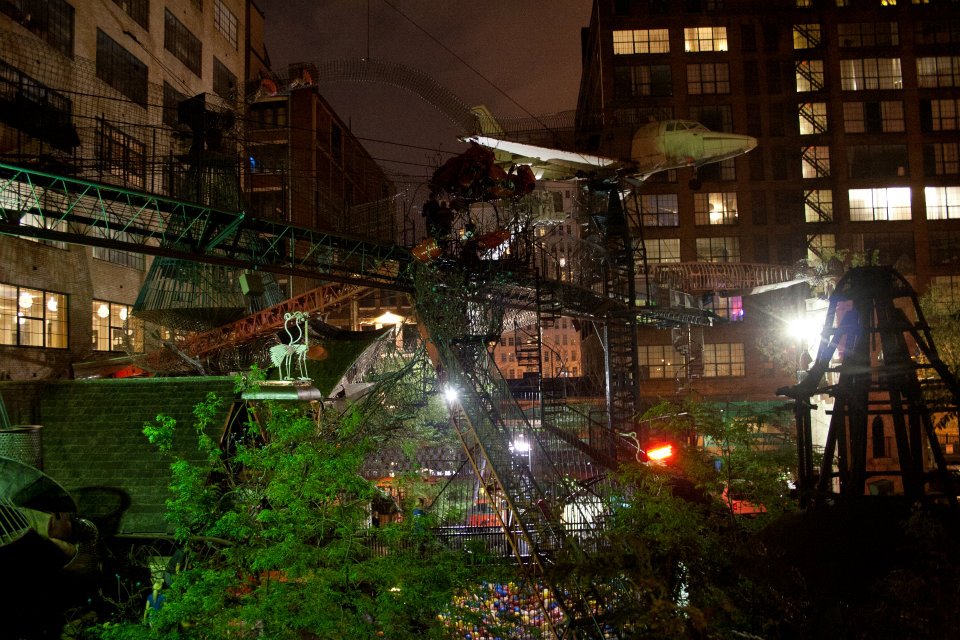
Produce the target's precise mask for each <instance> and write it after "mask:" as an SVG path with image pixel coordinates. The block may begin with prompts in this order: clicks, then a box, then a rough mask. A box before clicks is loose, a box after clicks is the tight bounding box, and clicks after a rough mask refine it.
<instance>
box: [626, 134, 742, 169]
mask: <svg viewBox="0 0 960 640" xmlns="http://www.w3.org/2000/svg"><path fill="white" fill-rule="evenodd" d="M756 146H757V140H756V138H753V137H751V136H742V135H737V134H734V133H722V132H718V131H710V130H709V129H707V128H706V127H704V126H703V125H702V124H700V123H698V122H692V121H689V120H667V121H664V122H651V123H650V124H647V125H644V126H642V127H640V128H639V129H637V131H636V133H634V135H633V143H632V145H631V152H630V156H631V157H630V159H631V161H632V162H633V163H635V165H636V173H637V174H639V175H641V176H647V175H650V174H652V173H656V172H658V171H666V170H668V169H679V168H681V167H699V166H701V165H704V164H710V163H712V162H720V161H721V160H726V159H727V158H733V157H735V156H738V155H740V154H742V153H746V152H748V151H750V150H751V149H753V148H754V147H756Z"/></svg>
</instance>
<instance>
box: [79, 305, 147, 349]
mask: <svg viewBox="0 0 960 640" xmlns="http://www.w3.org/2000/svg"><path fill="white" fill-rule="evenodd" d="M91 306H92V315H91V317H92V319H93V320H92V331H93V333H92V336H93V349H94V351H129V352H134V353H137V352H141V351H143V325H142V323H141V322H140V321H138V320H137V319H135V318H134V317H133V315H132V311H133V307H131V306H128V305H125V304H117V303H116V302H107V301H106V300H94V301H93V303H92V305H91Z"/></svg>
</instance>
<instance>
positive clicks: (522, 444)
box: [513, 438, 530, 453]
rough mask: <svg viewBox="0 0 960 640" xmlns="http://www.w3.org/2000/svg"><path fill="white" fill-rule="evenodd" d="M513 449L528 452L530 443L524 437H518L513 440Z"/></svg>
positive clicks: (518, 451)
mask: <svg viewBox="0 0 960 640" xmlns="http://www.w3.org/2000/svg"><path fill="white" fill-rule="evenodd" d="M513 450H514V451H516V452H517V453H527V452H528V451H530V443H529V442H527V441H526V440H524V439H523V438H517V439H516V440H514V441H513Z"/></svg>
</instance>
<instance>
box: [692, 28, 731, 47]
mask: <svg viewBox="0 0 960 640" xmlns="http://www.w3.org/2000/svg"><path fill="white" fill-rule="evenodd" d="M683 46H684V51H686V52H687V53H698V52H706V51H726V50H727V28H726V27H687V28H685V29H684V30H683Z"/></svg>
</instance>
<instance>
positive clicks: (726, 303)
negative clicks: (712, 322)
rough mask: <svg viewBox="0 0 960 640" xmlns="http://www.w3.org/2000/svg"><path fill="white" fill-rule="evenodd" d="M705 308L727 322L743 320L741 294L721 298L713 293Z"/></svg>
mask: <svg viewBox="0 0 960 640" xmlns="http://www.w3.org/2000/svg"><path fill="white" fill-rule="evenodd" d="M706 308H707V310H709V311H712V312H713V313H714V314H715V315H716V316H718V317H720V318H723V319H724V320H726V321H727V322H743V296H730V297H728V298H723V297H721V296H719V295H715V296H713V299H712V300H711V301H710V302H709V304H707V305H706Z"/></svg>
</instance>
